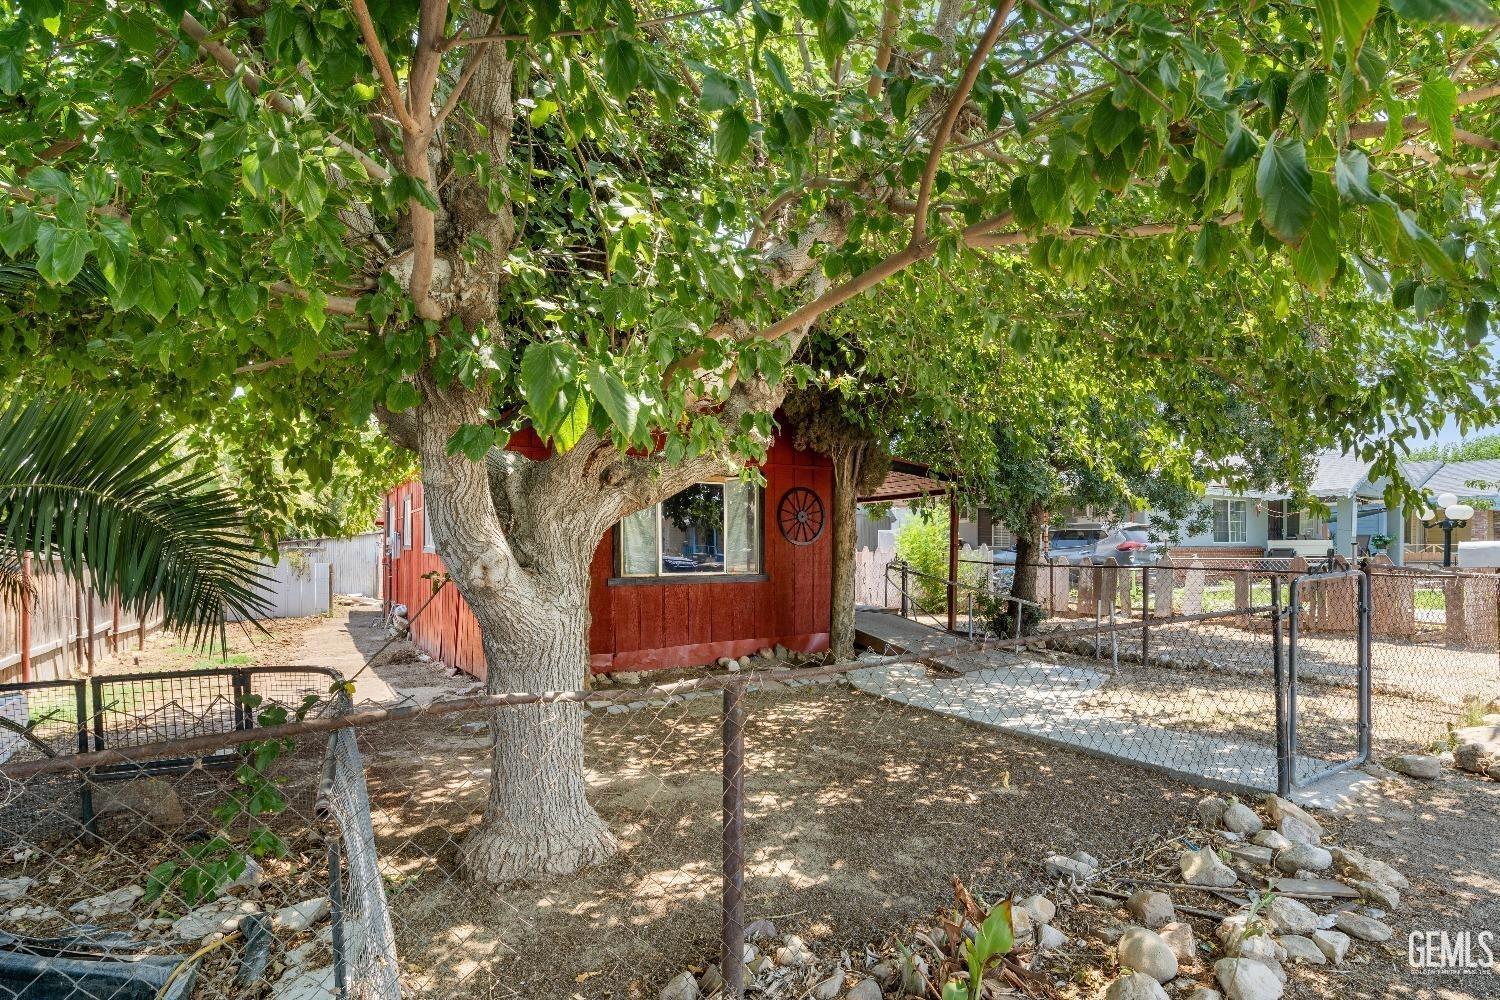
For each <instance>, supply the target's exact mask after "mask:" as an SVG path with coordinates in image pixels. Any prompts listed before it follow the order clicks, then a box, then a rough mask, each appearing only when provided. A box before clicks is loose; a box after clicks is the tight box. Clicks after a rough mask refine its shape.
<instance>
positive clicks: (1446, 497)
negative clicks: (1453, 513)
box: [1437, 493, 1458, 510]
mask: <svg viewBox="0 0 1500 1000" xmlns="http://www.w3.org/2000/svg"><path fill="white" fill-rule="evenodd" d="M1456 503H1458V497H1456V496H1454V495H1453V494H1452V493H1439V494H1438V496H1437V505H1438V509H1439V510H1447V509H1448V508H1449V507H1452V506H1453V505H1454V504H1456Z"/></svg>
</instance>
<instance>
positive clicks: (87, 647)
mask: <svg viewBox="0 0 1500 1000" xmlns="http://www.w3.org/2000/svg"><path fill="white" fill-rule="evenodd" d="M83 602H84V604H85V605H87V607H88V626H89V632H88V638H86V639H85V640H84V646H83V648H84V652H85V653H86V654H87V656H88V660H89V667H88V673H89V676H90V677H92V676H94V589H93V588H92V587H90V588H89V589H88V592H87V593H86V594H85V595H84V599H83Z"/></svg>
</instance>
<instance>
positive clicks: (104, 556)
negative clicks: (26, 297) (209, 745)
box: [0, 398, 266, 646]
mask: <svg viewBox="0 0 1500 1000" xmlns="http://www.w3.org/2000/svg"><path fill="white" fill-rule="evenodd" d="M174 444H175V439H174V435H173V433H172V431H171V430H170V429H169V428H167V427H166V426H164V425H163V424H162V423H160V422H159V421H157V420H153V419H141V418H140V417H139V416H137V415H136V414H133V413H131V412H129V411H128V410H127V409H126V408H125V407H124V406H123V405H113V406H110V407H108V408H106V409H103V410H101V411H99V412H93V411H91V410H90V409H89V407H88V405H87V402H86V400H84V399H82V398H73V399H69V400H66V401H51V400H36V401H32V402H21V401H15V402H11V403H9V404H6V405H4V408H3V409H0V549H3V548H6V547H10V548H12V549H14V550H16V551H18V552H23V551H24V552H31V553H33V554H34V555H35V556H37V557H38V558H41V559H55V560H57V562H58V563H59V564H60V566H61V567H62V569H63V571H64V572H66V573H68V574H70V575H72V576H74V577H77V578H84V577H89V578H92V580H93V582H94V585H95V586H96V587H97V588H98V589H99V590H101V591H104V592H106V593H107V592H110V591H117V592H118V593H119V595H120V600H121V602H122V603H123V604H125V605H127V606H129V607H132V608H134V609H135V610H136V611H137V612H138V613H140V614H142V615H144V614H146V613H147V612H148V610H149V609H150V608H152V607H153V606H155V605H156V604H158V602H159V603H160V605H161V608H162V612H163V616H164V619H165V624H166V625H167V627H169V628H172V629H174V630H177V631H180V632H183V633H185V634H188V635H190V636H191V637H192V639H193V641H194V643H195V644H197V645H200V646H207V645H210V644H212V643H213V641H214V640H215V639H216V638H218V637H219V636H221V634H222V629H221V626H222V624H223V622H224V620H225V618H226V616H228V615H231V614H233V615H235V616H238V617H243V618H247V619H255V618H258V617H260V616H261V615H262V614H264V612H265V609H266V601H265V597H264V581H265V576H264V575H263V574H262V573H261V571H260V563H259V560H258V559H257V557H256V550H255V546H254V545H253V543H252V542H251V540H250V538H249V537H248V535H247V534H246V532H245V518H244V515H243V514H242V512H241V511H240V509H239V506H238V504H237V503H236V502H235V499H234V496H233V495H232V494H231V493H230V492H229V491H228V490H226V489H224V488H223V487H221V486H220V485H219V484H218V483H217V481H215V480H214V479H213V478H212V475H211V474H210V473H207V472H198V471H193V470H192V469H191V468H190V465H189V462H190V459H189V458H188V457H186V456H183V455H178V454H174Z"/></svg>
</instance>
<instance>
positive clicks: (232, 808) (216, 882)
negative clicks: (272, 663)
mask: <svg viewBox="0 0 1500 1000" xmlns="http://www.w3.org/2000/svg"><path fill="white" fill-rule="evenodd" d="M321 700H322V699H321V698H319V697H318V696H317V695H308V696H306V697H305V698H303V699H302V704H301V705H300V706H299V707H298V708H297V709H296V710H295V711H291V712H289V711H288V710H287V708H286V707H285V706H284V705H270V706H268V707H266V708H265V709H263V710H261V711H260V713H259V714H258V715H257V716H256V718H255V721H256V724H257V725H259V726H262V727H265V726H280V725H284V724H286V723H287V722H291V721H297V722H301V721H303V720H304V719H306V718H307V713H308V712H310V711H311V710H312V709H313V707H314V706H315V705H317V704H318V703H319V702H320V701H321ZM263 703H264V699H262V698H261V696H260V695H255V694H251V695H245V696H244V697H243V698H241V704H243V705H244V706H245V708H246V710H247V711H252V712H253V711H255V710H256V709H258V708H260V706H261V705H262V704H263ZM295 746H296V744H295V743H294V742H293V741H292V740H290V739H287V738H284V737H283V738H280V739H269V740H256V741H255V742H252V743H247V744H245V747H244V750H243V757H242V759H241V761H240V764H239V766H238V767H236V768H235V771H234V780H235V784H236V785H237V786H238V787H237V788H236V789H235V790H234V791H233V792H231V793H230V794H229V796H228V797H227V798H226V799H225V800H224V801H223V802H221V803H220V804H219V805H218V806H216V807H215V808H214V812H213V815H214V819H216V820H218V821H219V823H220V824H221V826H222V830H221V831H220V832H219V833H217V834H215V835H214V836H213V837H211V838H209V839H208V840H206V841H204V842H203V843H201V844H194V845H193V846H192V847H188V848H184V849H183V851H182V853H181V855H180V856H178V857H177V858H174V859H172V860H170V861H164V862H162V863H161V864H159V865H157V866H156V867H155V868H153V869H151V872H150V874H149V875H148V876H147V878H146V902H148V903H152V902H155V901H156V900H158V899H160V898H161V897H162V896H164V895H165V894H166V893H167V891H168V890H171V889H174V888H175V890H176V892H177V893H178V894H179V895H180V896H181V897H182V899H183V902H185V903H186V904H187V905H188V906H198V905H199V904H202V903H211V902H213V901H214V900H215V899H217V898H218V897H219V894H220V893H221V892H223V891H224V888H225V887H226V886H229V885H231V884H232V883H233V882H234V881H235V880H236V879H238V878H240V877H241V876H243V875H244V874H245V869H246V868H247V867H248V865H249V858H250V857H252V856H253V857H257V858H284V857H286V856H287V855H288V853H290V852H289V849H288V847H287V843H286V841H285V840H283V839H282V838H281V835H280V834H278V833H277V832H276V831H274V830H272V829H271V828H270V827H269V826H268V825H266V820H265V818H266V817H271V816H275V815H276V814H278V813H281V812H283V811H285V810H286V807H287V800H286V796H285V795H283V794H282V792H281V789H280V787H278V786H279V784H280V781H279V780H278V779H276V778H273V777H272V776H271V774H270V771H271V767H272V765H273V764H275V763H276V761H277V760H278V759H280V758H281V756H282V755H283V754H286V753H289V752H291V750H293V749H294V748H295ZM241 817H244V818H245V819H247V820H248V821H249V831H248V833H247V834H246V836H245V840H244V846H243V847H240V846H238V845H236V844H235V842H234V841H233V840H231V839H230V835H229V833H228V830H229V829H230V828H231V827H232V826H233V825H234V823H235V821H236V820H238V819H240V818H241Z"/></svg>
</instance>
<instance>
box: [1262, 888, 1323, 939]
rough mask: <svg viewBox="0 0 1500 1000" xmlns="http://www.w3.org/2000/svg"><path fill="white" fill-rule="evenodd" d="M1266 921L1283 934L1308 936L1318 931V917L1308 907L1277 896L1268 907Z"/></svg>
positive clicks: (1293, 900)
mask: <svg viewBox="0 0 1500 1000" xmlns="http://www.w3.org/2000/svg"><path fill="white" fill-rule="evenodd" d="M1266 919H1267V920H1268V921H1269V922H1270V924H1271V926H1272V927H1274V928H1276V930H1277V931H1279V932H1281V933H1283V934H1307V933H1310V932H1312V931H1315V930H1317V929H1318V923H1319V920H1318V915H1317V914H1316V913H1314V912H1313V911H1312V910H1311V909H1309V908H1308V907H1307V905H1306V904H1305V903H1301V902H1298V901H1297V900H1295V899H1290V898H1288V897H1286V896H1276V897H1274V898H1273V899H1272V900H1271V905H1270V906H1268V907H1266Z"/></svg>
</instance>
